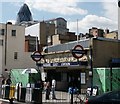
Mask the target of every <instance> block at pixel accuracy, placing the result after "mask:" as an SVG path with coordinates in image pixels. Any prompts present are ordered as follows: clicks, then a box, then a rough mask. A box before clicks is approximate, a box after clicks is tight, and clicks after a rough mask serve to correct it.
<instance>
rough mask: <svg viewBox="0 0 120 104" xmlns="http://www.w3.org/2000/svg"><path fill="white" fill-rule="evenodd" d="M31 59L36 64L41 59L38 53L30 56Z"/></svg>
mask: <svg viewBox="0 0 120 104" xmlns="http://www.w3.org/2000/svg"><path fill="white" fill-rule="evenodd" d="M31 57H32V59H33V60H34V61H36V62H38V61H40V60H41V58H42V57H43V56H42V55H41V53H40V52H39V51H35V52H33V53H32V55H31Z"/></svg>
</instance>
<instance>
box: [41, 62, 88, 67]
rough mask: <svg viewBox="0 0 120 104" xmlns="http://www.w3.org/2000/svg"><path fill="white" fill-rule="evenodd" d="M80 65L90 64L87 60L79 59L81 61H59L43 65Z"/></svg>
mask: <svg viewBox="0 0 120 104" xmlns="http://www.w3.org/2000/svg"><path fill="white" fill-rule="evenodd" d="M79 65H86V66H87V65H88V62H87V61H79V62H59V63H44V64H42V66H43V67H50V66H53V67H57V66H79Z"/></svg>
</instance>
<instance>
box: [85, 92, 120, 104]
mask: <svg viewBox="0 0 120 104" xmlns="http://www.w3.org/2000/svg"><path fill="white" fill-rule="evenodd" d="M85 104H120V91H110V92H106V93H104V94H101V95H98V96H94V97H90V98H89V99H88V100H87V101H86V103H85Z"/></svg>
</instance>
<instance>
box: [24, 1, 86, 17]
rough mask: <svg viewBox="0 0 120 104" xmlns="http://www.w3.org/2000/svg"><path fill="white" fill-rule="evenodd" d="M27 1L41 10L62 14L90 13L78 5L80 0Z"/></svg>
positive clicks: (32, 6)
mask: <svg viewBox="0 0 120 104" xmlns="http://www.w3.org/2000/svg"><path fill="white" fill-rule="evenodd" d="M25 2H26V3H27V4H28V5H29V7H30V8H34V9H37V10H39V11H46V12H51V13H57V14H62V15H75V14H80V15H85V14H87V13H88V12H87V10H84V9H81V8H78V7H77V3H78V2H79V0H69V1H65V0H51V1H48V0H44V1H43V0H39V1H38V0H34V1H33V0H25Z"/></svg>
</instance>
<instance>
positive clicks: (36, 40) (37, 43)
mask: <svg viewBox="0 0 120 104" xmlns="http://www.w3.org/2000/svg"><path fill="white" fill-rule="evenodd" d="M36 51H38V40H37V35H36Z"/></svg>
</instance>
